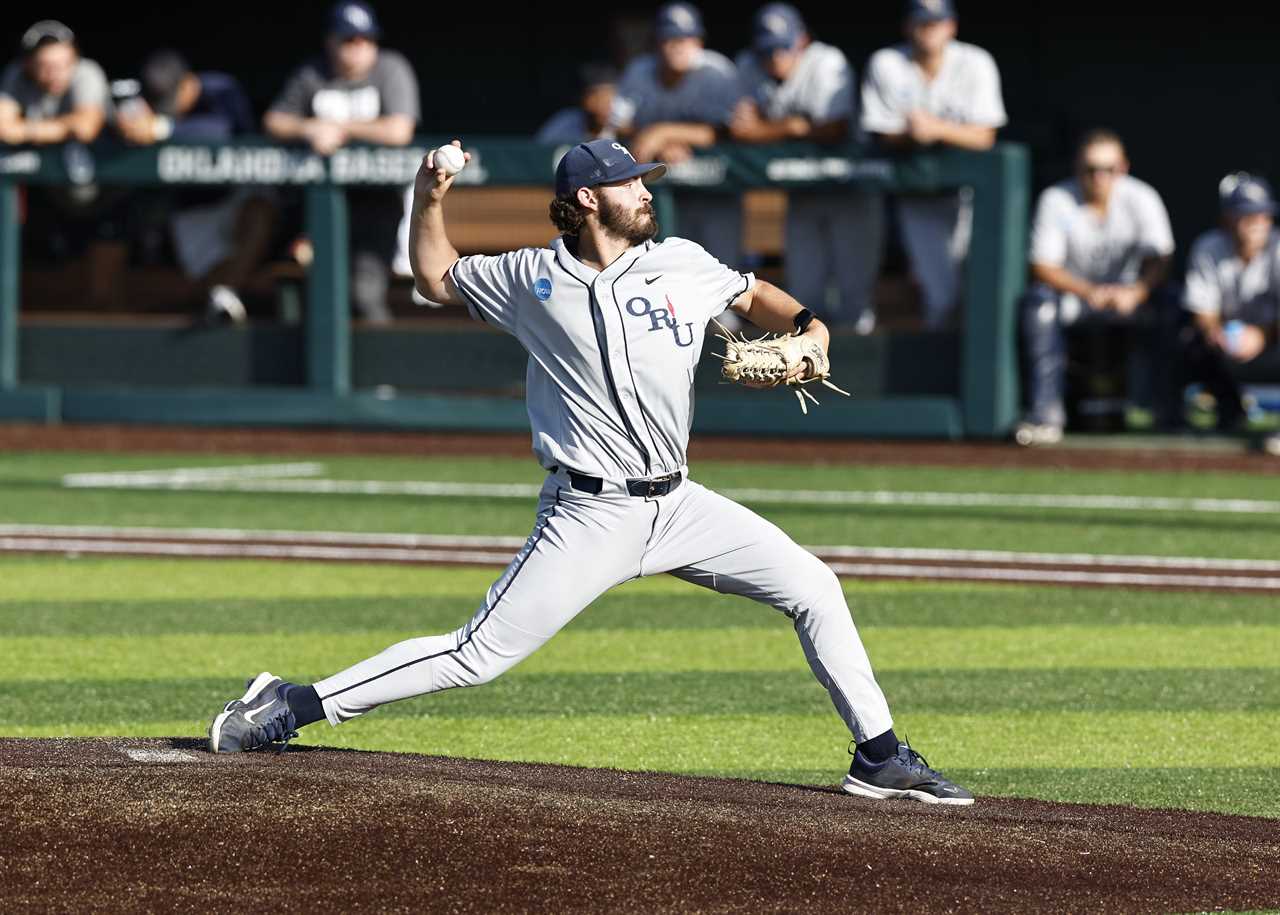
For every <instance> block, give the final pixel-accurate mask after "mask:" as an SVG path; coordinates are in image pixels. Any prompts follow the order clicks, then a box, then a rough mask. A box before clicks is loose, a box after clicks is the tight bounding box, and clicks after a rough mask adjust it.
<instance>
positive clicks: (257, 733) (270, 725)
mask: <svg viewBox="0 0 1280 915" xmlns="http://www.w3.org/2000/svg"><path fill="white" fill-rule="evenodd" d="M297 727H298V725H297V722H296V720H295V719H294V717H293V712H292V711H290V710H289V707H288V706H287V705H286V706H285V707H284V709H283V710H281V711H280V712H278V713H276V714H275V715H272V716H271V717H270V718H268V719H267V720H266V721H263V722H262V723H261V724H259V725H254V726H252V727H250V729H249V730H248V731H247V732H246V733H245V736H244V739H243V740H241V746H242V747H243V748H244V749H246V750H259V749H265V748H266V747H269V746H273V745H278V746H276V753H283V752H284V751H285V750H286V749H287V748H288V746H289V741H291V740H293V739H294V738H295V737H297V736H298V731H297Z"/></svg>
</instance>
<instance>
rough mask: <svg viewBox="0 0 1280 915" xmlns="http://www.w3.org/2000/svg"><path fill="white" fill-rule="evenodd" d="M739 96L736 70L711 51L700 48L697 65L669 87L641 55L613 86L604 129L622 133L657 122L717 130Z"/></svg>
mask: <svg viewBox="0 0 1280 915" xmlns="http://www.w3.org/2000/svg"><path fill="white" fill-rule="evenodd" d="M742 94H743V93H742V85H741V83H740V82H739V80H738V71H737V68H736V67H734V65H733V63H732V62H731V61H730V60H729V58H727V57H725V56H724V55H723V54H719V53H717V52H716V51H710V50H706V49H704V50H703V51H702V54H701V57H700V58H699V60H698V64H697V66H695V67H694V68H693V69H692V70H690V71H689V72H688V73H687V74H685V76H684V78H683V79H682V80H680V82H678V83H677V84H676V85H674V86H664V85H663V84H662V81H661V79H660V78H659V68H658V59H657V57H655V56H654V55H652V54H646V55H644V56H642V57H638V58H636V59H635V60H633V61H632V62H631V63H630V64H628V65H627V69H626V70H625V71H624V72H623V74H622V79H621V80H619V81H618V91H617V94H615V95H614V97H613V108H612V110H611V111H610V112H609V126H610V127H611V128H613V129H614V130H626V129H629V128H641V127H645V126H647V125H649V124H656V123H658V122H661V121H680V122H696V123H700V124H713V125H716V126H720V125H723V124H728V123H729V119H730V118H731V117H732V116H733V108H734V106H735V105H737V104H738V100H739V99H741V98H742Z"/></svg>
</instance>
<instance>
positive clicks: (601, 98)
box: [534, 64, 618, 146]
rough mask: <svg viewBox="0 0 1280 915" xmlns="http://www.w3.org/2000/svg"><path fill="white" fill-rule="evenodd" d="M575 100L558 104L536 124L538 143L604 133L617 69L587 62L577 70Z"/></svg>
mask: <svg viewBox="0 0 1280 915" xmlns="http://www.w3.org/2000/svg"><path fill="white" fill-rule="evenodd" d="M579 83H580V87H581V88H580V91H579V95H578V104H576V105H570V106H569V107H567V108H561V109H560V110H559V111H557V112H556V113H555V114H553V115H551V117H549V118H548V119H547V120H546V122H545V123H544V124H543V125H542V126H541V127H540V128H538V133H537V134H536V136H535V137H534V139H535V140H537V141H538V142H539V143H546V144H548V145H553V146H576V145H577V144H579V143H586V142H587V141H589V140H598V139H600V138H601V137H602V136H604V132H605V130H606V129H607V128H608V124H609V111H610V109H611V108H612V107H613V96H614V94H615V93H616V91H617V88H618V73H617V71H616V70H614V69H613V67H610V66H608V65H606V64H587V65H585V66H584V67H583V68H582V70H581V71H580V73H579Z"/></svg>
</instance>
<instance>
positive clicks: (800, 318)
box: [791, 308, 814, 334]
mask: <svg viewBox="0 0 1280 915" xmlns="http://www.w3.org/2000/svg"><path fill="white" fill-rule="evenodd" d="M813 319H814V314H813V312H811V311H810V310H809V309H807V308H801V309H800V310H799V311H797V312H796V313H795V315H794V316H793V317H792V318H791V321H792V323H793V324H795V326H796V333H798V334H802V333H804V332H805V331H806V330H808V329H809V325H810V324H812V323H813Z"/></svg>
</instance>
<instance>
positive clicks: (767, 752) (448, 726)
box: [5, 708, 1280, 804]
mask: <svg viewBox="0 0 1280 915" xmlns="http://www.w3.org/2000/svg"><path fill="white" fill-rule="evenodd" d="M216 711H217V709H216V708H215V709H213V710H212V712H216ZM212 712H209V711H205V710H192V712H191V714H189V715H183V716H179V717H175V718H173V719H169V720H156V721H146V722H130V721H105V722H101V723H83V724H75V725H38V726H30V725H23V726H17V727H13V728H5V733H6V736H13V737H55V736H87V735H108V734H119V735H122V736H170V735H190V736H195V735H199V734H203V733H205V732H206V730H207V728H208V726H209V721H210V720H211V719H212V717H213V716H212ZM894 726H895V730H897V731H898V732H899V733H900V734H906V735H908V736H909V737H910V738H911V741H912V744H913V745H914V746H916V747H917V749H919V750H920V751H921V752H922V753H924V754H925V756H927V757H928V759H929V762H930V763H931V764H933V765H934V766H936V767H938V768H939V769H942V770H943V771H948V770H950V769H959V768H966V769H1003V768H1023V769H1054V768H1061V767H1071V768H1089V767H1093V766H1096V767H1098V768H1115V767H1118V766H1132V767H1134V768H1147V767H1155V768H1164V767H1168V765H1169V762H1170V760H1174V759H1176V760H1178V761H1179V762H1180V763H1181V764H1183V765H1186V766H1204V767H1214V766H1220V765H1230V766H1231V767H1233V768H1257V767H1263V768H1271V769H1275V768H1280V746H1277V744H1276V741H1275V739H1274V735H1275V732H1276V730H1277V728H1280V712H1275V711H1266V712H1216V711H1214V712H1201V711H1190V712H1105V711H1104V712H1009V711H1006V710H1001V711H998V712H995V713H991V714H969V715H956V714H952V713H949V712H912V713H900V714H898V715H897V716H896V718H895V725H894ZM1213 734H1229V735H1230V740H1229V742H1227V741H1220V740H1206V739H1205V737H1206V735H1213ZM848 738H849V735H848V732H847V731H845V729H844V725H843V723H842V722H841V721H840V719H839V718H837V717H836V715H835V713H834V711H831V710H824V711H822V712H814V713H810V714H804V715H800V714H797V715H769V714H756V715H654V714H649V713H648V712H647V711H638V712H637V713H635V714H631V715H572V716H566V717H564V718H560V719H554V720H552V719H548V718H543V717H528V716H524V715H508V716H499V715H495V716H492V717H481V718H448V717H442V716H434V715H429V714H423V715H421V716H419V717H412V718H400V717H394V716H390V715H382V714H380V712H374V713H373V714H371V715H369V716H367V717H365V718H362V719H359V720H357V721H354V722H350V723H348V724H345V725H342V726H341V727H338V728H331V727H329V725H327V724H325V723H323V722H321V723H319V724H316V725H312V726H310V727H308V728H307V729H306V730H304V731H303V732H302V737H301V738H300V741H299V742H300V743H306V744H317V745H324V746H337V747H350V748H353V749H365V750H386V751H402V752H413V753H430V754H440V755H445V756H458V757H477V758H490V759H511V760H525V761H539V762H557V763H567V764H571V765H587V766H615V767H618V768H623V769H647V770H654V771H670V772H691V771H704V772H705V771H721V772H758V771H760V770H761V768H762V762H764V761H767V768H768V769H769V770H770V771H787V770H815V769H825V768H826V767H828V766H830V767H831V769H832V770H833V771H836V770H837V769H838V767H841V766H843V767H845V768H847V767H848V765H849V757H848V755H847V753H846V748H847V746H848V742H849V740H848ZM1227 746H1229V751H1228V749H1226V747H1227ZM1276 803H1278V804H1280V801H1277V802H1276Z"/></svg>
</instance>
